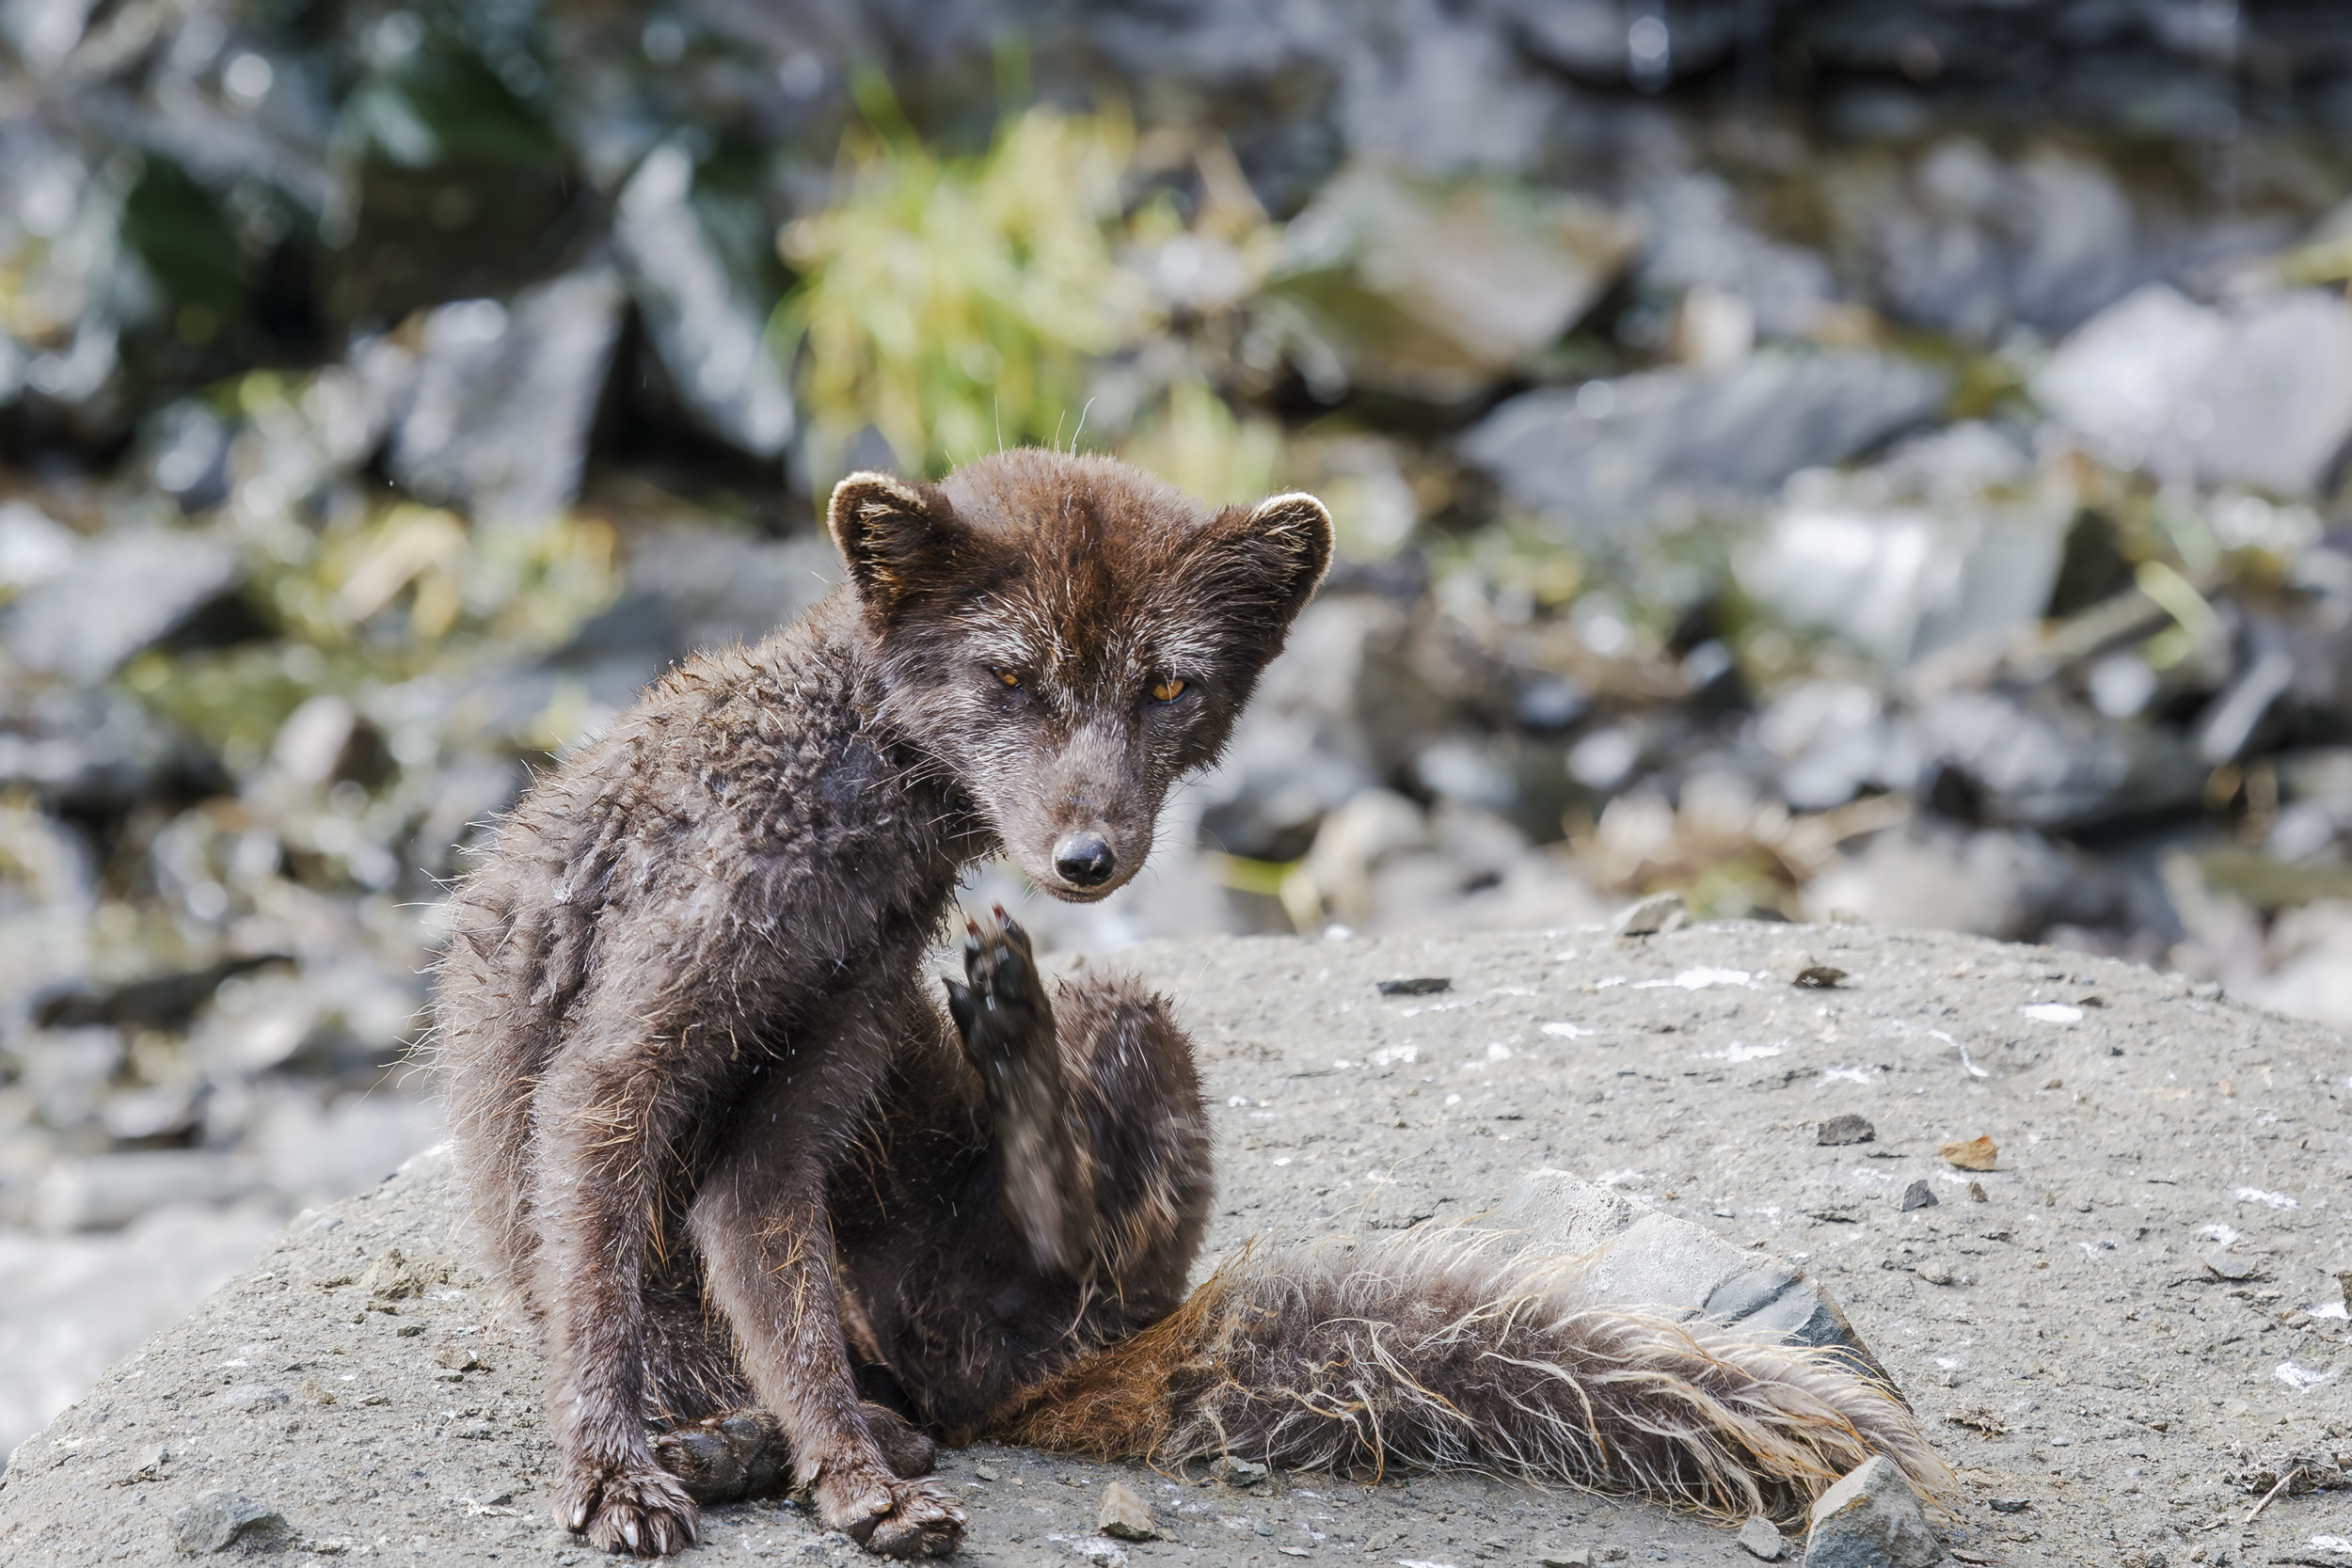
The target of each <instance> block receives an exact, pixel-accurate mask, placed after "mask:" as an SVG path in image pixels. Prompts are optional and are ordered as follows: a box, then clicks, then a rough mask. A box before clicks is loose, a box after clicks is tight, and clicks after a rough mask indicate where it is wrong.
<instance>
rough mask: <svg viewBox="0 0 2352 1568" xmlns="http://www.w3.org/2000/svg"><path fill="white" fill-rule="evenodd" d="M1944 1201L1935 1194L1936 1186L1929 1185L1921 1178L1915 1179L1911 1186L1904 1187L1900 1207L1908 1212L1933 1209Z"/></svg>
mask: <svg viewBox="0 0 2352 1568" xmlns="http://www.w3.org/2000/svg"><path fill="white" fill-rule="evenodd" d="M1943 1201H1944V1200H1943V1199H1942V1198H1939V1197H1937V1196H1935V1189H1934V1188H1932V1187H1931V1186H1929V1185H1928V1184H1927V1182H1926V1181H1924V1180H1919V1181H1914V1182H1913V1183H1912V1184H1911V1185H1910V1186H1908V1187H1905V1188H1904V1189H1903V1196H1902V1203H1901V1205H1900V1207H1901V1209H1902V1212H1904V1213H1906V1214H1908V1213H1910V1212H1912V1211H1913V1210H1914V1209H1932V1208H1934V1207H1935V1206H1936V1205H1937V1204H1938V1203H1941V1202H1943Z"/></svg>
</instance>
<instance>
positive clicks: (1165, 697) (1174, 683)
mask: <svg viewBox="0 0 2352 1568" xmlns="http://www.w3.org/2000/svg"><path fill="white" fill-rule="evenodd" d="M1190 689H1192V683H1191V682H1190V681H1187V680H1184V679H1181V678H1179V677H1178V676H1175V675H1162V676H1161V677H1160V678H1159V679H1158V680H1155V681H1153V682H1152V701H1153V702H1155V703H1172V702H1174V701H1175V700H1176V699H1177V698H1179V697H1181V696H1183V695H1184V693H1185V692H1186V691H1188V690H1190Z"/></svg>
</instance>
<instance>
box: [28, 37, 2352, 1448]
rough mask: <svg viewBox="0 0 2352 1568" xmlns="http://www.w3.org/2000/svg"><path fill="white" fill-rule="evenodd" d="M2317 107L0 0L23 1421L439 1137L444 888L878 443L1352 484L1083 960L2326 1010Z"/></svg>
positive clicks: (1254, 491) (2063, 83) (1745, 40)
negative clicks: (2218, 988)
mask: <svg viewBox="0 0 2352 1568" xmlns="http://www.w3.org/2000/svg"><path fill="white" fill-rule="evenodd" d="M2347 137H2352V12H2347V11H2346V10H2345V9H2344V8H2342V7H2339V6H2335V5H2330V4H2326V3H2322V0H2306V3H2301V4H2296V3H2288V0H2279V3H2272V4H2263V5H2251V4H2246V5H2241V4H2236V3H2232V0H2039V3H2037V0H1868V3H1865V0H1818V3H1802V0H1779V3H1775V0H1705V3H1702V0H1674V3H1653V0H1295V3H1291V4H1285V5H1281V6H1264V5H1258V4H1255V3H1251V0H1109V3H1100V4H1089V5H1086V6H1077V5H1071V4H1067V3H1059V0H958V3H916V0H762V3H760V4H748V3H744V0H676V3H674V4H668V5H660V6H653V7H644V6H618V5H611V4H600V3H594V0H469V3H462V4H461V3H458V0H441V3H433V4H420V5H406V6H403V5H395V4H367V3H332V0H318V3H310V0H0V1449H5V1447H6V1446H7V1445H8V1444H9V1443H11V1442H13V1441H14V1439H15V1438H17V1437H18V1436H21V1435H22V1434H23V1433H26V1432H29V1431H30V1430H32V1429H33V1428H34V1427H35V1426H37V1425H38V1424H39V1423H40V1421H41V1420H42V1419H43V1418H45V1417H46V1416H47V1415H48V1413H49V1412H50V1411H51V1410H53V1409H55V1408H56V1406H58V1405H59V1404H61V1403H63V1402H65V1401H67V1400H69V1399H71V1398H72V1397H73V1396H74V1395H75V1394H76V1393H78V1392H79V1390H80V1389H81V1388H82V1387H83V1386H86V1385H87V1382H88V1381H89V1379H90V1378H92V1377H93V1376H94V1375H95V1374H96V1373H97V1371H98V1370H100V1368H101V1367H102V1366H103V1363H104V1362H105V1361H106V1360H107V1359H108V1358H110V1357H111V1356H112V1355H114V1354H119V1352H120V1351H121V1350H122V1349H124V1348H125V1347H127V1345H129V1344H130V1343H131V1342H133V1341H134V1340H135V1338H136V1337H137V1336H138V1334H140V1333H141V1332H143V1331H144V1330H146V1329H147V1328H149V1327H151V1326H154V1325H155V1324H157V1323H160V1322H161V1321H164V1320H167V1319H168V1318H169V1317H171V1316H174V1315H176V1314H177V1313H178V1312H179V1311H181V1310H183V1309H184V1307H185V1306H186V1304H187V1303H188V1302H189V1301H190V1300H192V1299H193V1297H194V1295H196V1294H198V1293H200V1292H201V1291H204V1290H205V1289H207V1288H209V1285H210V1283H211V1282H213V1281H215V1280H217V1279H219V1278H222V1277H225V1276H226V1275H227V1274H228V1273H229V1272H230V1269H232V1268H233V1267H235V1266H236V1265H238V1264H239V1263H241V1262H242V1261H243V1260H244V1259H245V1258H246V1256H248V1255H249V1254H250V1253H251V1251H252V1250H253V1249H254V1248H255V1247H256V1246H258V1244H259V1243H260V1242H261V1240H262V1238H263V1237H264V1236H265V1235H266V1234H267V1233H268V1232H269V1231H270V1230H271V1229H272V1228H273V1227H276V1226H277V1225H278V1224H280V1223H282V1221H283V1219H284V1217H285V1216H286V1215H287V1214H289V1213H290V1212H294V1211H297V1210H298V1209H300V1208H301V1207H303V1206H305V1205H308V1204H312V1203H316V1202H318V1201H321V1200H323V1199H325V1198H327V1197H331V1196H338V1195H341V1194H343V1193H347V1192H350V1191H353V1190H355V1189H357V1188H358V1187H360V1186H362V1185H364V1184H366V1183H368V1182H371V1181H372V1180H374V1179H375V1178H377V1177H379V1176H380V1175H382V1174H383V1173H384V1172H385V1171H386V1170H388V1169H389V1167H390V1166H391V1165H392V1164H394V1163H395V1162H396V1161H397V1160H398V1159H400V1158H401V1157H403V1156H404V1155H405V1154H406V1153H407V1152H409V1151H410V1150H412V1149H413V1148H417V1147H419V1146H421V1144H424V1143H426V1142H429V1141H431V1140H433V1139H434V1138H435V1137H437V1117H436V1114H435V1111H434V1109H433V1106H432V1103H431V1101H430V1098H429V1094H428V1091H427V1085H426V1084H425V1083H424V1082H423V1081H422V1080H421V1073H420V1071H419V1070H418V1069H417V1068H416V1067H415V1066H413V1065H411V1064H412V1061H413V1058H412V1055H411V1053H412V1052H413V1051H414V1050H415V1048H416V1047H417V1044H418V1042H419V1041H420V1039H421V1023H422V1020H421V1013H420V1008H421V1002H422V998H423V995H424V985H425V982H424V971H425V968H426V966H427V965H428V964H429V963H430V961H431V955H432V952H433V949H434V944H435V941H436V926H435V920H436V910H437V901H438V899H439V896H440V893H441V889H442V887H443V885H444V882H445V879H448V878H449V877H451V876H453V875H454V874H456V873H458V872H460V871H461V870H462V869H463V867H464V865H465V849H466V847H467V846H468V845H469V843H472V842H474V841H476V840H477V839H478V837H479V835H480V834H481V833H483V832H485V823H487V822H488V821H489V820H490V819H491V818H492V817H493V816H495V814H496V813H497V812H499V811H500V810H501V808H502V807H503V806H505V805H506V804H507V803H508V802H509V801H511V800H513V798H514V796H515V794H516V791H517V790H518V789H519V788H520V787H521V786H522V784H524V782H525V780H526V779H527V778H528V776H529V773H530V770H531V769H532V767H533V766H539V765H544V764H545V763H546V762H547V761H548V758H549V757H551V756H554V755H559V754H561V752H562V750H563V748H564V747H565V746H566V745H568V744H571V743H573V742H574V741H576V740H577V738H578V737H579V736H582V735H583V734H586V733H588V732H590V731H593V730H594V729H595V727H596V725H597V724H598V723H600V722H601V721H604V720H605V719H606V718H607V717H609V716H610V715H611V714H612V713H613V712H614V711H616V710H617V709H618V708H620V707H622V706H623V705H626V704H628V702H629V700H630V698H631V695H632V694H633V693H634V692H635V690H636V689H638V688H639V686H640V685H641V684H642V683H643V682H644V681H645V680H646V679H647V678H649V677H650V676H652V675H654V674H655V673H658V672H659V671H660V670H661V669H662V668H663V667H664V666H665V665H666V664H667V663H668V662H669V661H670V660H672V659H674V658H675V657H678V656H680V655H681V654H683V653H685V652H688V651H690V650H691V649H693V648H695V647H698V646H702V645H706V644H709V643H712V642H717V641H726V640H730V639H736V638H745V639H749V638H755V637H757V636H758V635H760V634H761V633H762V632H763V631H765V630H766V629H767V628H768V627H770V626H772V625H773V624H775V623H776V622H778V621H779V620H783V619H787V618H789V617H791V616H792V615H793V614H795V613H796V612H798V611H799V610H801V609H802V608H803V607H804V606H806V605H807V604H809V603H810V602H812V601H813V600H814V599H815V598H817V597H818V596H819V595H821V594H824V593H825V592H827V591H828V590H829V588H830V586H831V584H832V582H833V580H834V561H833V557H832V552H831V550H830V548H829V547H828V546H826V545H825V543H824V542H823V541H822V539H821V537H820V535H819V534H818V531H817V530H816V524H815V515H816V514H815V509H814V498H817V497H820V496H821V495H822V493H823V491H824V489H825V487H826V486H827V485H828V484H829V483H830V482H831V481H832V480H833V479H834V478H835V477H837V476H838V475H839V474H840V473H842V472H843V471H845V470H846V469H847V468H849V467H852V466H859V465H875V464H890V465H896V466H898V467H903V468H906V469H908V470H911V471H912V470H916V469H930V470H936V469H938V468H941V467H945V466H947V465H949V464H952V463H953V462H955V461H957V460H959V459H961V458H964V457H968V456H971V455H973V454H976V453H977V452H981V451H989V450H993V448H994V447H996V446H997V445H999V444H1009V443H1014V442H1024V441H1037V442H1057V443H1059V444H1062V445H1065V446H1069V445H1073V444H1074V445H1076V446H1078V447H1080V448H1082V449H1089V450H1103V451H1117V452H1120V453H1123V454H1125V455H1127V456H1129V457H1131V458H1133V459H1135V460H1136V461H1137V462H1140V463H1143V464H1146V465H1148V466H1150V467H1153V468H1155V469H1157V470H1158V471H1160V472H1162V473H1164V474H1166V475H1167V476H1168V477H1169V478H1171V479H1174V480H1176V481H1178V482H1180V483H1183V484H1184V485H1186V486H1187V487H1189V488H1190V489H1192V490H1194V491H1195V492H1196V493H1198V494H1200V495H1202V496H1205V497H1207V498H1209V499H1214V500H1219V501H1223V500H1232V499H1245V498H1249V497H1254V496H1257V495H1260V494H1263V493H1264V492H1266V491H1268V490H1270V489H1274V488H1277V487H1307V488H1311V489H1314V490H1315V491H1317V492H1318V493H1319V494H1321V495H1323V496H1324V497H1326V498H1327V499H1328V500H1329V501H1330V503H1331V505H1332V508H1333V511H1334V513H1335V515H1337V518H1338V521H1339V527H1340V531H1341V537H1342V542H1343V561H1342V563H1341V564H1340V566H1339V567H1338V569H1337V570H1336V571H1335V573H1334V575H1333V578H1332V580H1331V583H1330V585H1329V587H1328V588H1327V590H1326V592H1325V594H1324V595H1323V597H1322V599H1321V600H1320V601H1319V602H1318V603H1317V604H1316V605H1315V606H1314V607H1313V608H1312V609H1311V610H1310V611H1309V613H1308V615H1307V617H1306V619H1305V621H1304V622H1303V624H1302V625H1301V626H1300V627H1299V629H1298V633H1297V637H1296V640H1295V647H1294V650H1293V652H1292V653H1291V654H1289V655H1288V656H1286V657H1285V658H1284V659H1283V661H1282V662H1281V664H1280V665H1279V666H1278V667H1277V669H1276V670H1275V671H1274V672H1273V673H1272V674H1271V675H1270V677H1269V679H1268V681H1267V684H1266V689H1265V691H1264V694H1263V697H1262V698H1261V700H1260V703H1259V705H1258V706H1257V708H1256V710H1255V711H1254V713H1253V714H1252V716H1251V717H1250V719H1249V720H1248V723H1247V725H1246V726H1245V729H1244V731H1243V733H1242V734H1241V736H1239V738H1238V739H1237V741H1236V743H1235V746H1234V748H1233V753H1232V758H1231V759H1230V761H1229V762H1228V764H1227V765H1226V766H1225V767H1224V768H1221V769H1220V770H1219V771H1218V772H1217V773H1216V775H1214V776H1213V777H1211V778H1208V779H1206V780H1204V781H1202V782H1201V783H1200V784H1199V786H1198V787H1196V788H1194V789H1192V790H1190V791H1189V792H1187V793H1186V794H1185V795H1184V797H1183V798H1182V799H1181V800H1179V801H1178V802H1177V803H1176V805H1175V807H1174V808H1173V811H1172V817H1173V820H1172V821H1171V823H1170V824H1169V826H1168V831H1167V832H1166V833H1165V834H1164V837H1163V845H1164V847H1163V849H1162V850H1161V852H1160V854H1159V856H1158V857H1157V859H1156V861H1155V863H1154V866H1153V867H1152V870H1151V871H1150V872H1148V873H1147V875H1146V877H1145V878H1144V879H1143V880H1142V881H1141V882H1140V883H1138V884H1137V885H1136V887H1134V888H1133V889H1131V890H1130V891H1128V892H1126V893H1123V894H1122V895H1120V896H1119V897H1117V898H1115V899H1113V900H1111V901H1110V902H1109V903H1107V904H1105V905H1104V906H1101V907H1098V908H1094V909H1090V910H1085V911H1074V910H1066V909H1062V908H1059V907H1039V906H1037V905H1036V904H1035V901H1034V900H1029V901H1028V902H1027V903H1026V904H1025V908H1027V909H1028V910H1029V912H1030V914H1031V917H1032V919H1033V921H1034V922H1035V924H1036V925H1037V927H1039V929H1040V931H1041V935H1043V936H1044V938H1045V939H1046V940H1048V941H1049V942H1054V943H1057V944H1060V945H1084V946H1092V947H1106V946H1114V945H1117V944H1118V943H1120V942H1125V941H1131V940H1135V939H1137V938H1140V937H1143V936H1146V935H1154V934H1172V933H1182V932H1197V931H1201V930H1208V929H1220V928H1221V929H1234V930H1245V929H1269V928H1270V929H1290V928H1296V929H1299V930H1305V931H1320V930H1323V929H1326V928H1327V927H1331V926H1343V927H1351V928H1355V929H1360V930H1398V929H1406V928H1410V927H1417V926H1422V927H1428V926H1442V927H1450V928H1461V927H1479V926H1486V927H1574V926H1578V925H1582V924H1589V923H1592V922H1595V921H1597V920H1600V919H1602V918H1604V917H1605V916H1606V914H1607V912H1608V911H1611V910H1612V909H1613V908H1615V907H1617V906H1619V905H1621V904H1623V903H1625V902H1627V901H1629V900H1630V899H1631V898H1633V897H1635V896H1636V895H1641V894H1643V893H1645V892H1648V891H1652V890H1657V889H1662V888H1674V889H1679V890H1681V891H1683V892H1684V894H1685V895H1686V896H1687V897H1688V899H1689V901H1690V903H1691V904H1692V907H1693V908H1694V909H1695V910H1697V911H1699V912H1700V913H1702V914H1715V915H1747V916H1757V917H1762V918H1767V919H1772V918H1781V917H1789V918H1800V917H1802V918H1813V919H1820V918H1837V917H1842V916H1843V915H1845V914H1847V913H1849V912H1850V913H1851V915H1853V916H1857V917H1860V918H1863V919H1867V920H1870V921H1874V922H1880V923H1883V924H1887V925H1898V926H1932V927H1955V928H1963V929H1967V930H1973V931H1979V932H1985V933H1989V934H1993V935H1996V936H2001V937H2010V938H2020V939H2032V940H2042V941H2048V942H2058V943H2062V944H2067V945H2073V946H2076V947H2082V948H2087V949H2095V950H2098V951H2102V952H2108V953H2116V954H2122V955H2126V956H2129V957H2132V958H2138V959H2142V960H2145V961H2147V962H2149V963H2151V964H2156V965H2169V966H2174V967H2178V968H2181V969H2185V970H2186V971H2188V972H2190V973H2191V974H2195V975H2196V976H2198V977H2199V978H2200V979H2201V980H2205V981H2212V982H2218V983H2220V984H2222V985H2224V986H2227V987H2228V988H2229V989H2230V990H2232V991H2233V992H2235V993H2237V994H2239V995H2242V996H2245V997H2247V998H2249V999H2251V1000H2254V1001H2258V1002H2261V1003H2264V1004H2265V1005H2268V1006H2276V1007H2280V1008H2282V1009H2284V1010H2287V1011H2290V1012H2296V1013H2301V1014H2305V1015H2308V1016H2312V1017H2316V1018H2320V1019H2323V1020H2327V1021H2329V1022H2345V1021H2352V861H2348V860H2347V857H2346V853H2345V847H2344V835H2345V834H2346V832H2348V831H2352V526H2347V525H2352V492H2348V491H2347V487H2346V475H2345V469H2344V447H2345V442H2346V436H2347V434H2348V433H2352V303H2347V299H2346V294H2345V283H2346V280H2347V278H2352V204H2347V202H2346V198H2347V195H2352V178H2347V177H2348V176H2352V140H2348V139H2347ZM971 893H972V896H973V897H974V898H975V899H976V900H985V899H987V898H991V897H1003V898H1009V899H1012V900H1014V901H1021V900H1022V898H1023V895H1024V890H1023V889H1021V888H1020V887H1019V886H1018V885H1017V884H1016V883H1015V882H1014V880H1013V879H1011V877H1010V875H1009V873H1002V872H985V873H983V874H981V875H980V876H979V877H977V879H976V881H975V884H974V886H973V888H972V890H971Z"/></svg>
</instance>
